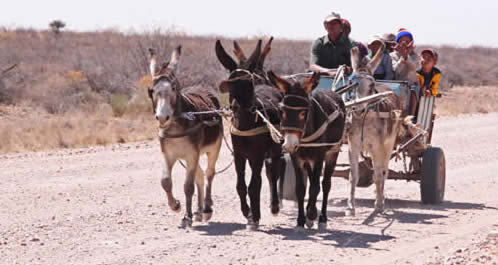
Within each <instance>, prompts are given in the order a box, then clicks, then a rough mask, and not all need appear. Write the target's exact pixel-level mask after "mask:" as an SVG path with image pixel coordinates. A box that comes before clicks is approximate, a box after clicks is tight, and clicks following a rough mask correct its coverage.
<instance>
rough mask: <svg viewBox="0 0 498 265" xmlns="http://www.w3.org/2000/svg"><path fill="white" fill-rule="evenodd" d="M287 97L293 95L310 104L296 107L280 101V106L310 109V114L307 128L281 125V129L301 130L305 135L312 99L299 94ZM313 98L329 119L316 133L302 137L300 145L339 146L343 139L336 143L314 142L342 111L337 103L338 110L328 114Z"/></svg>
mask: <svg viewBox="0 0 498 265" xmlns="http://www.w3.org/2000/svg"><path fill="white" fill-rule="evenodd" d="M285 97H287V98H289V97H293V98H298V99H301V100H303V101H305V102H306V104H307V105H308V106H307V107H294V106H289V105H286V104H284V103H280V106H281V107H282V108H286V109H291V110H308V115H307V117H306V121H305V128H303V129H301V128H297V127H290V126H286V127H284V126H281V129H282V130H296V131H300V132H301V133H302V134H303V135H304V132H305V131H306V124H308V121H309V118H310V115H311V103H310V100H309V98H306V97H302V96H297V95H287V96H285ZM285 97H284V98H285ZM311 100H312V101H314V102H315V103H316V105H317V106H318V108H319V109H320V111H321V112H322V113H323V114H324V115H325V116H326V117H327V119H326V120H325V121H324V122H323V123H322V125H321V126H320V128H318V130H316V131H315V132H314V133H312V134H311V135H309V136H306V137H301V139H300V141H299V142H300V143H299V146H300V147H325V146H337V147H338V146H340V145H341V144H342V139H341V140H339V141H338V142H335V143H312V142H313V141H315V140H317V139H318V138H320V137H321V136H322V135H323V134H324V133H325V131H326V130H327V127H328V125H329V124H330V123H332V122H333V121H334V120H335V119H337V117H339V115H342V113H341V112H340V111H339V107H338V106H337V105H336V110H335V111H334V112H332V113H331V114H329V115H327V113H326V112H325V110H324V109H323V107H322V105H321V104H320V103H319V102H318V101H317V100H316V99H315V98H313V97H311ZM331 102H332V101H331Z"/></svg>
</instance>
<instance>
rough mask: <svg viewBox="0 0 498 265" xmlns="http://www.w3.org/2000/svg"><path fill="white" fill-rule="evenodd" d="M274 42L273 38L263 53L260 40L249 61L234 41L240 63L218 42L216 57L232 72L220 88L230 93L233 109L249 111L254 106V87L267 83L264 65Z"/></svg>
mask: <svg viewBox="0 0 498 265" xmlns="http://www.w3.org/2000/svg"><path fill="white" fill-rule="evenodd" d="M272 40H273V37H272V38H270V40H269V41H268V43H267V44H266V45H265V47H264V48H263V51H261V40H259V41H258V44H257V45H256V48H255V49H254V51H253V53H252V54H251V56H250V57H249V59H247V57H246V56H245V54H244V52H243V51H242V49H241V48H240V46H239V44H238V43H237V42H236V41H234V43H233V45H234V54H235V57H236V58H237V59H238V63H236V62H235V61H234V60H233V59H232V57H230V56H229V55H228V54H227V53H226V51H225V49H224V48H223V46H222V45H221V42H220V41H219V40H217V41H216V56H217V57H218V60H219V61H220V62H221V64H222V65H223V66H224V67H225V68H226V69H227V70H228V71H230V75H229V77H228V79H226V80H223V81H222V82H221V84H220V86H219V88H220V92H222V93H229V100H230V102H231V104H232V107H235V108H237V107H240V108H242V109H249V108H251V107H253V106H254V100H255V94H254V85H255V84H260V83H263V82H265V79H264V71H263V63H264V61H265V58H266V56H267V55H268V53H269V52H270V50H271V42H272ZM234 104H235V105H234Z"/></svg>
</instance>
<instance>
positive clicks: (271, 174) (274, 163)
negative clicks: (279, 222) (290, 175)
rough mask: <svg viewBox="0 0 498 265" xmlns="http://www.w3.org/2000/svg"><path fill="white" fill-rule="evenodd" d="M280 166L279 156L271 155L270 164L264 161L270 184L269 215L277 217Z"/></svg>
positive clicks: (278, 209)
mask: <svg viewBox="0 0 498 265" xmlns="http://www.w3.org/2000/svg"><path fill="white" fill-rule="evenodd" d="M280 164H281V158H280V154H278V155H273V156H272V158H271V162H270V163H267V162H266V160H265V168H267V170H266V176H267V177H268V181H269V182H270V195H271V205H270V207H271V208H270V209H271V213H272V214H273V215H274V216H277V215H278V212H279V211H280V198H279V195H278V194H279V193H278V179H279V176H280ZM268 167H269V170H268Z"/></svg>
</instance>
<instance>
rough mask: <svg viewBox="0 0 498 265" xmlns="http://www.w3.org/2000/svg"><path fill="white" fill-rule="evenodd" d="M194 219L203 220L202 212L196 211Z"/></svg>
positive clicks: (196, 220)
mask: <svg viewBox="0 0 498 265" xmlns="http://www.w3.org/2000/svg"><path fill="white" fill-rule="evenodd" d="M194 221H195V222H202V214H201V213H200V212H195V213H194Z"/></svg>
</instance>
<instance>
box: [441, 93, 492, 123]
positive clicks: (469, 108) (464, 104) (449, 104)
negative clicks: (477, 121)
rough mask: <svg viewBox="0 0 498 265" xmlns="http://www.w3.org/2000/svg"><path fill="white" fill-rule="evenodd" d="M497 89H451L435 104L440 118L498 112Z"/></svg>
mask: <svg viewBox="0 0 498 265" xmlns="http://www.w3.org/2000/svg"><path fill="white" fill-rule="evenodd" d="M497 102H498V87H494V86H483V87H453V88H452V89H451V90H450V91H449V92H446V93H444V95H443V97H442V98H441V99H440V100H439V101H438V103H437V112H438V114H439V115H442V116H454V115H458V114H470V113H489V112H498V103H497Z"/></svg>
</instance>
